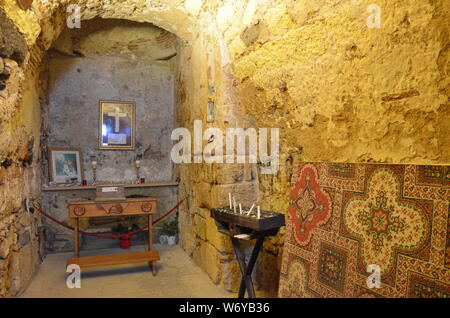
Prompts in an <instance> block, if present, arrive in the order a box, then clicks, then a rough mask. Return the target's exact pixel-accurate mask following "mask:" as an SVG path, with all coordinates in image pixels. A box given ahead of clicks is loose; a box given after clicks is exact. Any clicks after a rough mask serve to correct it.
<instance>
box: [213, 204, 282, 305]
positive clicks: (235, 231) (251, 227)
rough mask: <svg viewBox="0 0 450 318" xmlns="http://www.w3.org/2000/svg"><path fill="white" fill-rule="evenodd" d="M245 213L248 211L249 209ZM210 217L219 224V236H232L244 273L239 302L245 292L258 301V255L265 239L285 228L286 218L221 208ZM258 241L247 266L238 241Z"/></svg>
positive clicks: (265, 212)
mask: <svg viewBox="0 0 450 318" xmlns="http://www.w3.org/2000/svg"><path fill="white" fill-rule="evenodd" d="M243 210H245V211H249V210H250V209H243ZM258 214H259V215H258ZM258 216H259V218H258ZM211 217H212V218H214V219H215V220H216V225H217V229H218V230H219V232H220V233H223V234H225V235H227V236H229V237H230V239H231V243H232V244H233V248H234V252H235V254H236V258H237V260H238V262H239V267H240V269H241V273H242V279H241V285H240V287H239V294H238V298H244V296H245V291H247V293H248V296H249V298H256V296H255V288H254V286H253V281H252V277H251V275H252V272H253V268H254V266H255V263H256V260H257V258H258V254H259V252H260V251H261V247H262V245H263V243H264V239H265V238H266V237H268V236H274V235H276V234H277V233H278V230H279V228H280V227H282V226H284V225H285V221H284V215H283V214H280V213H275V212H269V211H260V212H259V213H258V212H256V211H254V212H252V213H249V214H247V213H246V212H244V213H240V211H237V212H236V211H235V209H231V208H219V209H212V210H211ZM255 239H256V243H255V246H254V247H253V251H252V253H251V256H250V259H249V261H248V263H247V264H246V263H245V255H244V253H242V252H241V249H240V244H239V240H255Z"/></svg>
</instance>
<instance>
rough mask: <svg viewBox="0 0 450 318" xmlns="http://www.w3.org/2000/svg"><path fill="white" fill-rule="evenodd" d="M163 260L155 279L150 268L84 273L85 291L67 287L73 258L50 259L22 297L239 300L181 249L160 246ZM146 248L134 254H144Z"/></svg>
mask: <svg viewBox="0 0 450 318" xmlns="http://www.w3.org/2000/svg"><path fill="white" fill-rule="evenodd" d="M155 249H156V250H158V251H159V252H160V255H161V260H160V262H159V263H158V274H157V276H155V277H154V276H153V275H152V274H151V272H150V269H149V266H148V265H146V264H135V265H131V266H124V265H120V266H112V267H108V268H105V269H96V270H94V269H93V270H83V272H82V273H81V288H80V289H69V288H68V287H67V286H66V277H67V275H68V274H66V272H65V266H66V262H67V259H68V258H70V257H72V254H67V253H64V254H50V255H47V257H46V258H45V260H44V262H43V264H42V265H41V268H40V269H39V272H38V273H37V274H36V275H35V277H34V278H33V280H32V281H31V284H30V286H29V287H28V289H27V290H26V291H25V292H24V293H23V294H22V295H20V297H29V298H35V297H50V298H53V297H54V298H61V297H62V298H72V297H93V298H101V297H114V298H115V297H119V298H127V297H150V298H199V297H208V298H209V297H214V298H224V297H225V298H226V297H233V298H234V297H235V295H234V294H232V293H229V292H227V291H225V290H224V289H223V288H221V287H219V286H216V285H214V284H213V283H212V282H211V280H210V279H209V277H208V275H207V274H206V273H205V272H204V271H203V270H202V269H201V268H200V267H198V266H197V265H195V263H194V262H193V261H192V260H191V259H190V258H189V256H188V255H187V254H186V253H185V252H184V251H183V250H182V249H181V248H180V247H178V246H168V245H156V246H155ZM142 250H144V247H143V246H137V247H132V248H131V249H130V251H142ZM121 252H122V253H123V252H124V251H123V250H121V249H107V250H101V251H85V252H83V251H82V252H81V254H82V256H90V255H100V254H114V253H121Z"/></svg>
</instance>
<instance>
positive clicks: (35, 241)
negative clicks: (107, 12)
mask: <svg viewBox="0 0 450 318" xmlns="http://www.w3.org/2000/svg"><path fill="white" fill-rule="evenodd" d="M0 28H1V29H0V297H4V296H11V295H15V294H17V293H18V292H19V291H21V290H23V288H25V287H26V286H27V284H28V281H29V280H30V279H31V276H32V274H33V273H34V272H35V270H36V269H37V267H38V265H39V263H40V258H41V256H42V255H41V252H42V248H41V244H42V242H43V241H42V232H41V228H40V218H39V216H38V215H37V214H36V213H30V212H27V211H26V210H25V204H24V201H25V199H34V198H39V196H40V169H39V160H40V158H39V141H40V138H39V126H40V118H39V113H38V112H36V111H35V110H36V105H38V104H39V102H38V97H37V89H36V85H37V79H36V77H34V76H33V74H32V73H31V72H29V70H28V69H26V68H24V67H22V66H23V65H24V64H27V63H28V50H27V46H26V43H25V40H24V39H23V37H22V36H21V35H20V33H19V32H18V30H17V28H16V27H15V26H14V24H13V23H12V21H11V20H10V19H9V18H8V17H7V16H6V14H5V13H4V12H3V11H2V10H1V9H0ZM25 79H28V80H27V81H25Z"/></svg>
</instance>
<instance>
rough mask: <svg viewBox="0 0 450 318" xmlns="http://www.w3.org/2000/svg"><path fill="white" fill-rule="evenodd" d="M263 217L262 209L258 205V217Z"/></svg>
mask: <svg viewBox="0 0 450 318" xmlns="http://www.w3.org/2000/svg"><path fill="white" fill-rule="evenodd" d="M260 218H261V209H260V208H259V205H258V219H260Z"/></svg>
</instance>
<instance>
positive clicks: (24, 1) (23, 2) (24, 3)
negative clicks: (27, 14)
mask: <svg viewBox="0 0 450 318" xmlns="http://www.w3.org/2000/svg"><path fill="white" fill-rule="evenodd" d="M17 3H19V6H20V8H21V9H22V10H28V9H30V8H31V5H32V4H33V0H17Z"/></svg>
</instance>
